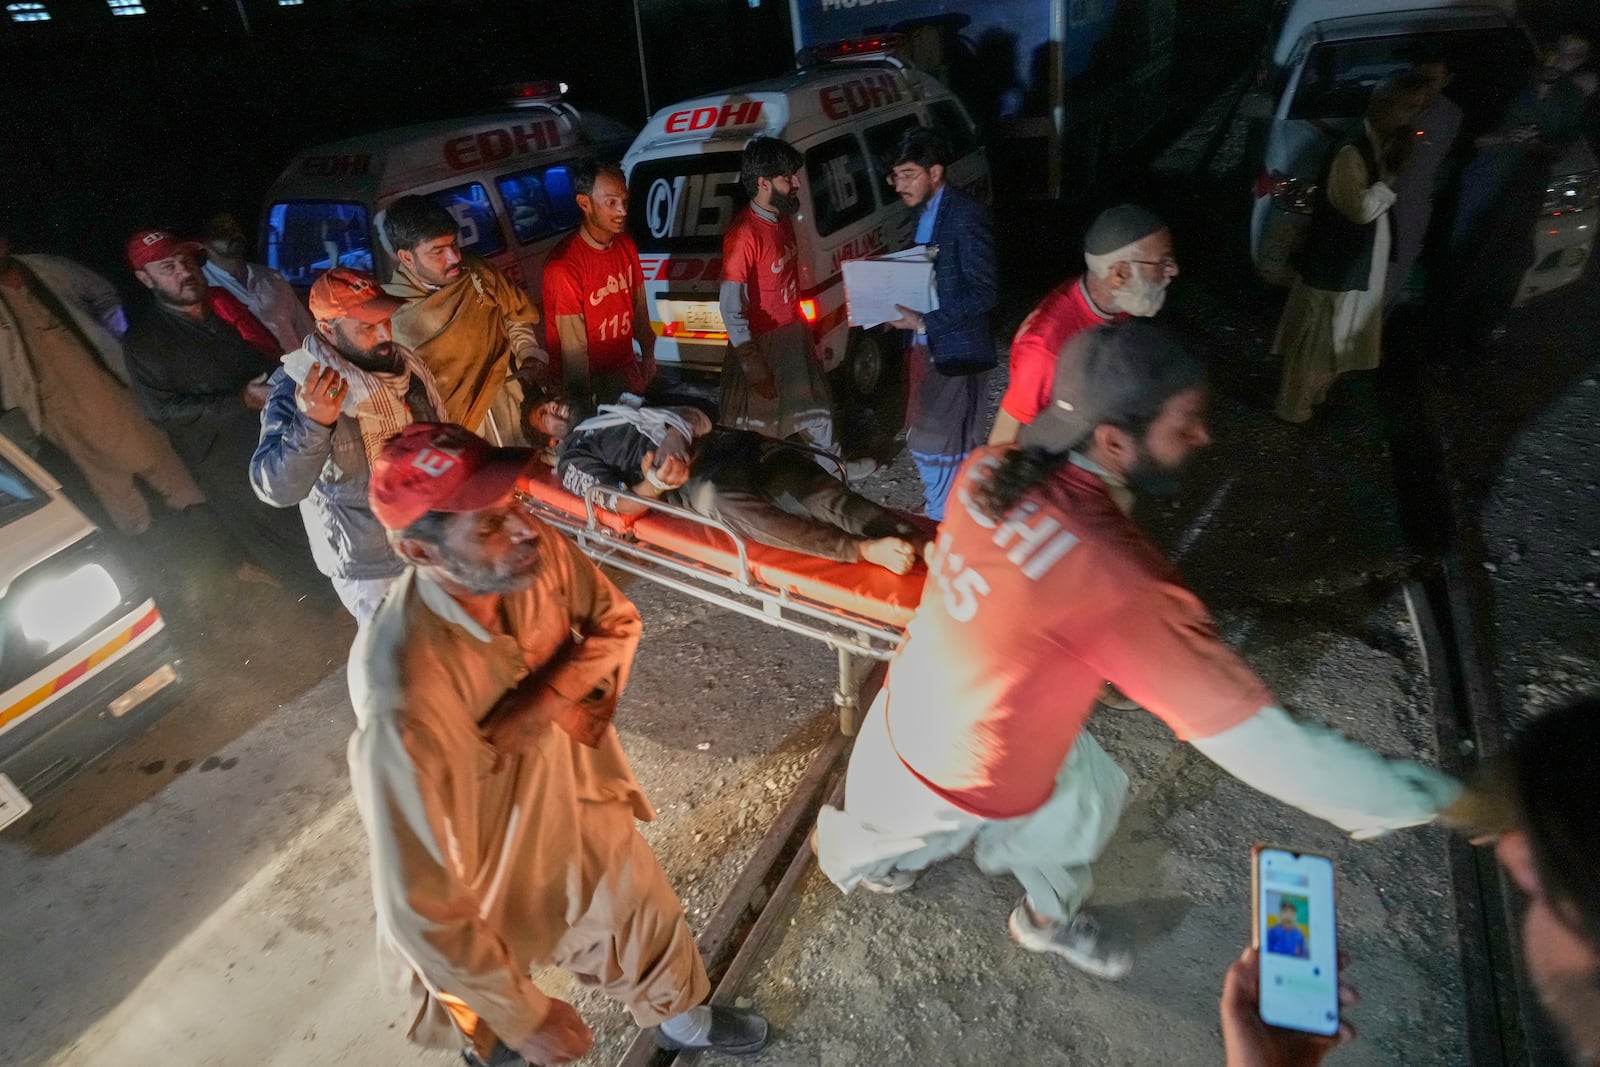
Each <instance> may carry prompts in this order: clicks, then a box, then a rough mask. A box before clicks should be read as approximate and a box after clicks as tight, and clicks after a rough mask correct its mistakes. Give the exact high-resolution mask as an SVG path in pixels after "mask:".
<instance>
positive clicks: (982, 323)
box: [923, 184, 1000, 373]
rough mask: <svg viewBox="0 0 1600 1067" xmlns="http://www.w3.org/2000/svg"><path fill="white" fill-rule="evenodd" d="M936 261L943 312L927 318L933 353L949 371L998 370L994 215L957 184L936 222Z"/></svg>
mask: <svg viewBox="0 0 1600 1067" xmlns="http://www.w3.org/2000/svg"><path fill="white" fill-rule="evenodd" d="M932 244H933V245H934V246H936V247H937V248H938V254H937V255H936V257H935V258H934V261H933V274H934V285H935V287H936V288H937V289H938V292H939V310H937V311H930V312H928V313H927V314H926V315H924V316H923V323H924V327H925V329H926V330H927V332H928V354H929V356H931V357H932V359H933V362H934V365H935V366H936V367H939V368H940V369H943V370H945V371H946V372H957V373H960V372H966V373H972V372H975V371H981V370H986V369H988V368H990V367H993V366H994V365H995V362H996V360H995V354H994V335H993V333H991V332H990V329H989V312H991V311H993V310H994V306H995V304H996V303H997V302H998V301H999V299H1000V287H999V274H998V271H997V270H996V268H995V262H994V234H993V233H992V232H991V230H990V229H989V210H988V208H986V207H984V206H983V204H981V203H979V202H978V201H977V200H974V199H973V198H972V197H970V196H968V195H967V194H966V193H963V192H962V191H961V190H960V189H957V188H956V187H955V186H953V185H948V184H947V185H946V186H945V187H944V196H943V197H942V198H941V199H940V201H939V214H938V215H936V216H935V217H934V220H933V241H932Z"/></svg>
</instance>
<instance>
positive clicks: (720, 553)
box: [519, 466, 933, 628]
mask: <svg viewBox="0 0 1600 1067" xmlns="http://www.w3.org/2000/svg"><path fill="white" fill-rule="evenodd" d="M519 488H520V489H521V490H522V491H523V492H525V493H527V494H528V495H529V496H530V497H532V498H534V499H535V500H537V501H538V502H539V503H540V504H542V505H545V506H547V507H550V508H554V509H555V510H557V511H560V512H563V513H565V514H567V515H569V516H571V517H572V518H574V519H577V520H579V521H580V522H587V521H588V512H587V511H586V510H585V508H584V503H583V501H582V500H580V499H578V498H577V497H575V496H573V495H572V494H571V493H569V492H567V491H566V490H565V489H563V488H562V487H561V485H560V484H559V483H558V482H557V481H556V478H555V472H554V471H552V470H550V469H549V468H547V467H543V466H540V467H538V468H536V469H530V470H529V471H528V473H527V474H525V475H524V476H523V478H522V482H521V484H520V485H519ZM597 514H598V516H599V520H600V522H601V523H603V524H604V525H605V526H606V527H607V528H608V529H610V530H611V531H613V532H614V533H618V534H630V533H631V534H632V535H633V536H634V538H635V539H637V540H638V541H639V542H641V543H642V544H646V545H649V546H651V547H653V548H659V549H662V550H664V551H667V552H672V553H675V554H677V555H680V556H685V557H687V558H689V559H692V560H694V561H696V562H697V563H702V564H705V565H706V566H709V567H715V568H716V569H718V570H720V571H723V572H725V573H727V574H730V575H737V574H738V572H739V553H738V551H737V550H736V549H735V548H734V545H733V542H732V541H730V540H729V539H728V536H727V535H726V534H724V533H723V532H722V531H721V530H717V529H713V528H712V527H709V526H701V525H700V524H698V523H694V522H689V521H687V520H685V519H680V518H678V517H676V516H673V515H663V514H654V513H651V512H645V513H644V514H642V515H636V516H628V517H624V516H620V515H615V514H613V513H611V512H608V511H598V512H597ZM910 519H911V521H913V522H917V523H918V524H919V525H925V526H926V525H927V524H926V522H925V520H920V519H918V518H917V517H915V516H913V517H910ZM926 532H927V533H928V534H929V536H932V533H933V530H932V527H931V526H927V530H926ZM745 555H746V558H748V559H749V561H750V571H751V576H752V577H753V578H754V579H755V580H757V581H759V582H762V583H763V584H765V585H768V586H773V587H775V588H778V589H782V590H785V591H787V592H788V593H790V594H791V595H794V596H797V597H802V598H804V599H806V600H809V601H813V602H815V603H818V604H823V605H826V606H828V607H833V608H838V609H841V610H843V611H848V612H850V613H851V614H854V615H860V616H865V617H866V618H868V619H872V620H875V621H877V622H881V623H885V624H887V625H890V626H894V627H896V628H900V627H904V626H905V624H906V623H907V622H909V621H911V615H912V613H913V612H914V611H916V609H917V604H918V603H919V602H920V601H921V600H922V586H923V583H924V582H925V581H926V580H927V577H928V570H927V568H926V567H925V566H924V565H923V564H922V562H921V561H920V560H919V561H918V562H917V565H916V566H915V567H914V568H913V569H912V571H911V573H909V574H905V575H898V574H892V573H890V572H889V571H887V570H884V569H883V568H882V567H878V566H874V565H873V564H870V563H835V562H834V561H833V560H827V559H819V558H817V557H816V556H807V555H803V554H801V553H799V552H789V551H787V550H785V549H781V548H771V547H768V546H767V545H759V544H756V543H755V542H753V541H749V540H746V542H745Z"/></svg>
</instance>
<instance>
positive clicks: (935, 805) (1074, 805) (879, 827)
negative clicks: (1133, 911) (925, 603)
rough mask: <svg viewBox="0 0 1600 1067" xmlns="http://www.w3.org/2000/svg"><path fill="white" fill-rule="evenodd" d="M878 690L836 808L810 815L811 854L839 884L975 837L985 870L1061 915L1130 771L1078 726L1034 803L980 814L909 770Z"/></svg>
mask: <svg viewBox="0 0 1600 1067" xmlns="http://www.w3.org/2000/svg"><path fill="white" fill-rule="evenodd" d="M884 702H885V695H884V694H883V693H881V692H880V693H879V694H878V699H877V700H875V701H873V704H872V708H871V710H870V711H868V712H867V717H866V720H865V721H864V722H863V723H862V724H861V731H860V734H859V735H858V736H857V737H856V747H855V750H854V751H853V752H851V754H850V769H849V772H848V777H847V778H846V781H845V797H844V810H843V811H840V810H839V809H837V808H833V807H824V808H823V809H822V811H821V812H820V813H819V814H818V816H817V861H818V864H819V865H820V866H821V867H822V872H823V873H824V874H826V875H827V876H828V878H829V879H830V880H832V882H833V884H834V885H836V886H838V887H839V888H840V889H842V890H844V891H845V892H847V893H848V892H849V891H850V890H852V889H854V888H855V886H856V883H857V882H859V881H860V880H861V879H862V878H864V877H866V878H882V877H884V876H886V875H888V874H889V872H891V871H895V870H902V871H920V870H922V869H923V868H925V867H927V866H929V865H931V864H933V863H937V862H938V861H939V860H942V859H947V858H948V857H950V856H954V855H956V854H957V853H959V852H961V851H962V850H963V849H965V848H966V847H967V846H968V845H971V846H972V847H973V858H974V859H975V860H976V861H977V864H978V867H979V868H980V869H982V870H983V871H984V872H985V873H987V874H1009V875H1011V876H1012V877H1014V878H1016V880H1017V881H1018V882H1021V883H1022V888H1023V890H1024V891H1025V892H1026V893H1027V895H1028V900H1029V902H1030V903H1031V904H1032V905H1033V908H1034V910H1035V911H1036V912H1037V913H1038V914H1039V915H1040V916H1041V917H1044V918H1048V919H1056V920H1063V921H1064V920H1067V919H1070V918H1072V916H1073V915H1074V914H1075V913H1076V912H1077V910H1078V909H1079V908H1080V907H1081V906H1082V905H1083V902H1084V901H1085V900H1087V899H1088V897H1089V893H1090V891H1091V890H1092V889H1093V888H1094V877H1093V875H1092V874H1091V872H1090V870H1089V865H1090V864H1091V863H1093V862H1094V860H1095V859H1096V858H1098V857H1099V855H1100V853H1101V852H1102V851H1104V850H1105V847H1106V842H1108V841H1109V840H1111V835H1112V833H1113V832H1114V831H1115V830H1116V828H1117V820H1118V819H1119V818H1120V817H1121V815H1122V809H1123V806H1124V805H1125V804H1126V802H1127V797H1128V776H1127V775H1126V774H1124V773H1123V772H1122V768H1120V767H1118V766H1117V765H1116V763H1115V762H1113V761H1112V759H1111V757H1110V756H1108V755H1106V752H1105V749H1103V748H1101V747H1100V744H1099V742H1097V741H1096V740H1095V739H1094V738H1093V737H1091V736H1089V733H1088V731H1084V732H1083V733H1080V734H1079V735H1078V739H1077V741H1076V742H1075V743H1074V744H1073V746H1072V751H1071V752H1070V753H1068V754H1067V758H1066V761H1065V762H1064V763H1063V764H1062V766H1061V771H1060V773H1059V774H1058V775H1057V776H1056V788H1055V792H1054V793H1053V794H1051V796H1050V799H1049V800H1047V801H1046V802H1045V803H1044V806H1042V807H1040V808H1039V809H1038V810H1037V811H1032V812H1029V813H1028V814H1027V815H1020V816H1017V817H1016V818H1012V819H984V818H981V817H979V816H977V815H973V814H971V813H969V812H965V811H962V810H961V809H960V808H958V807H956V806H955V805H954V804H951V803H950V802H949V801H947V800H945V799H944V798H943V797H941V796H939V795H938V794H937V793H935V792H934V791H933V790H931V789H929V788H928V787H927V786H925V785H923V784H922V782H921V781H920V780H919V779H918V778H917V777H916V776H915V775H913V774H912V773H911V772H910V771H909V770H908V769H907V768H906V765H905V764H904V763H902V762H901V761H900V756H899V754H898V753H896V752H895V750H894V746H893V744H892V743H891V742H890V740H889V730H888V722H887V719H886V717H885V713H884Z"/></svg>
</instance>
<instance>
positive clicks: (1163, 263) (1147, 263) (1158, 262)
mask: <svg viewBox="0 0 1600 1067" xmlns="http://www.w3.org/2000/svg"><path fill="white" fill-rule="evenodd" d="M1127 262H1129V263H1137V264H1139V266H1141V267H1160V268H1161V269H1162V271H1164V272H1167V273H1170V272H1172V271H1175V270H1177V269H1178V261H1177V260H1175V259H1173V258H1172V257H1171V256H1163V257H1162V258H1160V259H1130V260H1128V261H1127Z"/></svg>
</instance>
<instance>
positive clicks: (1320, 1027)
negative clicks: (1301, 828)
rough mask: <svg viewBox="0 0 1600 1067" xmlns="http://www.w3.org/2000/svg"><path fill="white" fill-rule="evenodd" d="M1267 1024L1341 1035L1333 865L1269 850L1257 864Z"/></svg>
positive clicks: (1321, 859)
mask: <svg viewBox="0 0 1600 1067" xmlns="http://www.w3.org/2000/svg"><path fill="white" fill-rule="evenodd" d="M1256 862H1257V864H1258V866H1257V870H1256V892H1257V893H1258V894H1259V896H1258V898H1257V900H1256V909H1255V910H1256V916H1257V919H1256V921H1257V922H1258V923H1260V928H1259V929H1258V930H1257V931H1256V933H1257V935H1258V936H1259V937H1260V944H1261V1019H1262V1021H1263V1022H1265V1023H1268V1024H1270V1025H1272V1026H1283V1027H1287V1028H1288V1029H1290V1030H1303V1031H1305V1032H1307V1033H1312V1034H1334V1033H1337V1032H1338V1030H1339V945H1338V941H1337V938H1336V936H1335V933H1334V926H1335V923H1334V915H1333V861H1332V860H1330V859H1328V858H1327V857H1325V856H1307V855H1302V854H1299V853H1295V852H1288V851H1285V850H1283V849H1275V848H1264V849H1262V850H1261V851H1260V852H1259V853H1258V854H1257V857H1256Z"/></svg>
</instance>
